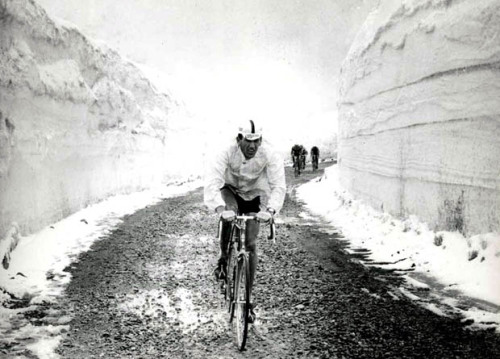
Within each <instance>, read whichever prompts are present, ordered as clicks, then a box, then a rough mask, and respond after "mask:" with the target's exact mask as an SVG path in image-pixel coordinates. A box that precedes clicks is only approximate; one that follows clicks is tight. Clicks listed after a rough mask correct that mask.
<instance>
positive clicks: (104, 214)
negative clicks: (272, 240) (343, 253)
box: [0, 166, 500, 358]
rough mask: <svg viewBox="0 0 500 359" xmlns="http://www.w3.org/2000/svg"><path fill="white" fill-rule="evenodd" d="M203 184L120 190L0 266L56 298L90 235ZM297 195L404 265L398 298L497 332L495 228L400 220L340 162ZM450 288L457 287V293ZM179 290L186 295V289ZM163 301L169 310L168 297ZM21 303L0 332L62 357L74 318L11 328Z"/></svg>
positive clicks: (499, 266)
mask: <svg viewBox="0 0 500 359" xmlns="http://www.w3.org/2000/svg"><path fill="white" fill-rule="evenodd" d="M200 185H201V182H199V181H195V182H191V183H187V184H184V185H182V186H168V187H166V188H162V189H158V190H152V191H147V192H141V193H135V194H132V195H128V196H116V197H113V198H110V199H108V200H106V201H103V202H101V203H99V204H96V205H93V206H90V207H88V208H86V209H84V210H82V211H80V212H78V213H75V214H73V215H71V216H69V217H67V218H66V219H63V220H61V221H60V222H58V223H55V224H53V228H51V227H50V226H48V227H46V228H45V229H43V230H41V231H40V232H38V233H35V234H33V235H31V236H28V237H24V238H21V240H20V242H19V245H18V246H17V248H16V249H15V250H14V251H13V252H12V257H11V263H10V267H9V269H8V270H5V271H0V282H2V283H5V285H4V286H5V289H6V290H7V291H9V292H11V293H14V294H16V295H17V296H19V297H22V296H23V295H26V296H28V297H32V299H31V304H33V305H36V304H37V303H42V302H44V301H45V302H52V301H54V300H57V297H58V296H60V295H61V294H62V292H63V289H64V288H65V286H66V285H67V283H68V282H69V281H70V280H71V278H70V275H69V273H67V272H64V271H63V269H64V268H65V267H66V266H68V265H69V264H70V263H71V262H72V261H74V259H75V258H77V256H78V254H79V253H81V252H83V251H86V250H88V248H90V246H91V245H92V243H93V242H95V241H96V240H98V239H99V238H102V236H103V235H104V234H105V233H106V232H108V231H110V230H112V229H113V228H114V227H116V226H117V225H118V224H119V223H120V222H121V220H120V218H121V217H122V216H124V215H125V214H128V213H133V212H135V211H137V210H138V209H140V208H142V207H145V206H146V205H149V204H153V203H155V202H157V201H158V200H160V199H161V198H165V197H169V196H174V195H177V194H182V193H185V192H187V191H189V190H191V189H193V188H197V187H199V186H200ZM297 195H298V197H299V198H300V199H302V200H303V201H304V202H305V203H306V206H307V207H308V209H309V210H310V211H311V213H312V214H313V215H314V216H315V217H316V218H318V217H322V218H323V219H324V220H326V221H327V223H330V225H329V226H327V227H326V230H327V232H328V231H331V232H332V233H333V232H338V231H339V230H340V231H341V232H342V234H343V235H344V236H345V238H346V239H348V240H349V243H350V245H349V247H348V249H347V250H348V251H355V250H356V249H358V248H365V249H369V250H371V252H372V253H371V255H370V258H371V259H373V260H374V261H377V262H391V263H394V264H388V265H382V267H384V268H395V269H400V270H402V271H403V272H402V273H403V274H404V278H405V279H406V285H405V286H403V287H401V288H399V289H396V290H395V292H394V293H392V292H391V293H392V294H393V296H394V298H395V300H396V299H397V297H400V296H407V297H409V298H410V299H412V300H415V301H416V302H417V303H418V304H419V305H422V306H424V307H426V308H427V309H429V310H431V311H433V312H434V313H437V314H439V315H447V312H448V313H449V310H454V311H459V312H461V313H462V314H463V315H464V316H465V318H472V319H474V321H475V323H474V324H473V325H474V326H476V327H485V326H493V327H495V328H496V331H497V332H499V333H500V312H498V310H497V309H495V307H494V306H495V305H496V306H497V308H498V306H500V287H499V286H498V276H497V275H496V274H495V273H500V235H499V234H498V233H496V234H494V233H489V234H481V235H477V236H474V237H472V238H468V239H466V238H464V237H462V236H461V235H460V234H458V233H451V232H438V233H434V232H432V231H430V230H429V229H428V228H427V226H426V225H425V224H423V223H420V222H419V221H418V219H416V218H415V217H411V218H410V219H409V220H407V221H405V222H402V221H400V220H398V219H396V218H393V217H392V216H390V215H389V214H387V213H380V212H377V211H375V210H373V209H372V208H371V207H369V206H366V205H364V204H363V202H361V201H356V200H354V199H352V198H351V197H350V195H349V194H348V192H346V191H345V190H344V189H343V188H342V187H341V186H340V185H339V182H338V171H337V166H332V167H330V168H328V169H327V171H326V173H325V175H324V176H323V177H321V180H320V181H319V180H313V181H311V182H309V183H308V184H305V185H302V186H300V187H298V189H297ZM301 217H303V218H304V219H305V220H311V221H313V222H314V220H315V217H311V215H309V214H307V213H302V214H301ZM81 219H86V221H87V223H88V224H87V223H83V222H82V221H81ZM284 220H286V218H279V217H278V222H280V221H281V223H283V221H284ZM437 234H439V235H441V236H442V243H441V244H440V245H439V246H437V245H436V244H435V240H434V238H435V236H436V235H437ZM278 235H279V233H278ZM200 240H207V239H200ZM472 251H476V253H477V257H476V258H474V259H473V260H469V254H470V253H471V252H472ZM483 258H484V259H483ZM413 265H414V267H413ZM412 267H413V268H415V271H414V272H410V273H408V272H405V270H407V269H408V268H412ZM47 272H51V273H52V274H53V275H54V278H53V279H52V280H47V279H46V273H47ZM17 273H22V274H23V275H24V276H20V275H17ZM495 275H496V276H495ZM424 277H426V278H430V280H429V283H432V282H433V281H437V282H438V283H439V284H440V285H441V286H442V287H443V288H444V290H440V291H435V290H434V289H433V285H430V286H429V285H428V284H426V281H427V280H426V279H425V278H424ZM410 287H419V288H429V287H430V288H431V294H430V295H431V297H432V298H433V299H434V300H437V301H439V302H440V303H442V305H441V306H437V305H435V304H433V303H430V302H429V301H428V300H426V299H425V298H419V297H418V296H416V295H415V294H412V293H410V291H409V288H410ZM452 291H458V292H459V293H460V294H459V295H457V294H455V293H454V292H452ZM177 294H178V295H180V296H182V293H177ZM463 296H468V297H472V298H480V299H482V300H486V301H488V302H490V303H491V305H490V307H491V308H493V310H496V311H497V313H492V312H489V311H485V310H484V308H479V307H475V306H471V307H470V308H468V309H463V307H462V309H459V308H458V307H457V305H459V304H460V303H459V299H460V298H462V297H463ZM3 299H5V298H2V295H1V293H0V301H2V300H3ZM135 300H136V301H137V303H139V304H140V302H141V300H144V298H143V297H141V296H140V295H138V296H137V298H136V299H135ZM134 303H135V302H133V303H131V308H129V309H131V310H133V309H134V308H135V307H134V305H135V304H134ZM137 303H136V304H137ZM164 305H165V310H166V311H167V312H168V311H169V308H168V303H164ZM186 305H187V308H186V311H185V313H184V314H186V316H185V318H184V319H182V318H180V320H186V323H185V324H186V326H189V321H190V320H191V316H190V315H189V313H191V314H192V313H195V312H196V308H192V307H190V306H192V303H191V304H190V303H189V301H187V302H186ZM135 306H137V305H135ZM443 308H444V309H443ZM28 309H29V308H28ZM22 310H26V309H22V308H21V309H8V308H4V307H3V306H0V334H1V335H6V337H5V338H6V340H10V339H11V340H19V338H28V337H29V338H34V339H33V343H32V344H30V346H29V348H28V349H29V350H31V351H32V352H33V353H35V354H36V355H38V357H40V358H57V356H56V355H55V352H54V350H55V348H56V347H57V345H58V343H59V340H60V338H61V337H60V334H61V332H62V331H63V330H65V329H67V325H68V324H67V323H68V322H69V318H68V319H67V320H65V319H64V318H61V320H60V325H50V326H32V325H30V324H29V323H25V326H23V327H22V328H21V329H19V330H14V331H12V327H13V324H14V323H12V322H11V320H13V321H16V320H18V319H17V318H18V316H16V315H15V313H17V312H19V311H22ZM481 322H488V323H490V324H487V325H486V324H482V323H481ZM492 323H493V324H492ZM17 324H18V323H16V325H17ZM16 338H17V339H16Z"/></svg>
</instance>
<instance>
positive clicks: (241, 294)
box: [234, 255, 250, 351]
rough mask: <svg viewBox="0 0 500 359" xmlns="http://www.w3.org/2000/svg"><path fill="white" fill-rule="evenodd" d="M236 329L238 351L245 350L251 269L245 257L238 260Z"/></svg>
mask: <svg viewBox="0 0 500 359" xmlns="http://www.w3.org/2000/svg"><path fill="white" fill-rule="evenodd" d="M235 289H236V290H235V317H236V318H235V319H236V320H235V322H236V323H235V325H234V327H235V329H236V340H237V344H238V349H239V350H240V351H241V350H243V349H245V345H246V342H247V336H248V312H249V310H250V269H249V266H248V257H247V256H245V255H243V256H240V258H239V260H238V271H237V277H236V288H235Z"/></svg>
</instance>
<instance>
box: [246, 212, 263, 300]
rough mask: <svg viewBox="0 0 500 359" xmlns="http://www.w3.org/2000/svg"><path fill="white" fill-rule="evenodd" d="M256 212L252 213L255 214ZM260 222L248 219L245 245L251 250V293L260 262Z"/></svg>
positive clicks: (249, 262)
mask: <svg viewBox="0 0 500 359" xmlns="http://www.w3.org/2000/svg"><path fill="white" fill-rule="evenodd" d="M253 214H255V213H251V215H253ZM259 229H260V226H259V223H258V222H257V221H254V220H252V221H247V230H246V236H245V247H246V249H247V251H248V252H249V258H248V259H249V260H248V264H249V269H250V278H249V279H250V295H251V294H252V288H253V283H254V280H255V271H256V269H257V264H258V262H259V257H258V255H257V236H258V235H259Z"/></svg>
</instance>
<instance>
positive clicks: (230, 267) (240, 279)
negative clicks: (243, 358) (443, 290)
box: [218, 215, 276, 351]
mask: <svg viewBox="0 0 500 359" xmlns="http://www.w3.org/2000/svg"><path fill="white" fill-rule="evenodd" d="M248 220H255V216H248V215H238V216H236V218H235V219H234V220H233V221H232V222H231V232H230V233H231V236H230V238H229V242H228V247H227V252H226V253H227V254H228V256H227V267H226V268H227V270H226V276H225V280H224V286H225V288H224V299H225V301H226V304H227V308H228V311H229V323H233V327H234V329H235V331H236V343H237V346H238V350H240V351H242V350H244V349H245V345H246V341H247V337H248V324H249V321H248V319H249V310H250V303H251V301H250V269H249V263H248V261H249V254H250V253H249V252H248V251H247V250H246V249H245V235H246V222H247V221H248ZM222 223H223V222H222V219H220V220H219V228H218V229H219V230H218V233H219V235H218V236H219V240H221V238H220V236H221V235H222ZM269 225H270V234H269V237H268V239H271V240H272V241H273V243H275V242H276V238H275V231H276V228H275V224H274V219H271V222H270V223H269ZM235 317H236V321H234V322H233V319H234V318H235Z"/></svg>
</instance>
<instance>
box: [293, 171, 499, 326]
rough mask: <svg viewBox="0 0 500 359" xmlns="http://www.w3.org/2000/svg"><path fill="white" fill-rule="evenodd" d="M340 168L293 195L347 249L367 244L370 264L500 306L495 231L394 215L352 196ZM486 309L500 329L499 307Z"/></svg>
mask: <svg viewBox="0 0 500 359" xmlns="http://www.w3.org/2000/svg"><path fill="white" fill-rule="evenodd" d="M339 174H340V171H339V167H338V166H336V165H334V166H332V167H329V168H327V170H326V173H325V175H324V176H323V177H321V178H318V180H316V181H311V182H309V183H307V184H305V185H303V186H300V187H299V188H298V189H297V195H298V197H299V198H300V199H301V200H303V201H304V202H305V203H306V205H307V207H308V208H309V209H310V210H311V211H312V212H313V213H316V214H319V215H322V216H323V217H324V218H325V219H327V220H328V221H330V222H331V223H332V224H333V225H334V226H335V227H336V228H339V229H341V231H342V234H343V235H344V236H345V237H346V239H348V240H349V242H350V249H348V250H356V249H359V248H363V249H368V250H369V253H370V259H371V260H372V261H373V262H371V263H372V264H375V263H379V264H380V265H382V266H383V268H386V269H389V268H393V269H397V270H403V271H408V270H410V271H411V272H410V273H412V274H411V275H412V276H416V277H417V278H420V277H426V278H432V282H434V281H437V282H438V283H439V285H440V286H442V287H443V288H444V289H443V291H444V292H445V293H448V294H449V296H450V298H452V297H457V295H456V294H455V293H456V292H457V291H458V293H461V294H460V295H466V296H468V297H470V298H476V299H479V300H481V301H487V302H488V303H491V304H493V305H496V306H500V286H498V273H500V233H499V232H489V233H483V234H478V235H474V236H471V237H464V236H463V235H462V234H461V233H459V232H457V231H455V232H449V231H437V232H435V231H432V230H430V229H429V228H428V226H427V224H426V223H424V222H422V221H421V220H420V219H419V218H417V217H416V216H410V217H409V218H408V219H406V220H399V219H397V218H395V217H393V216H391V215H390V214H388V213H387V212H380V211H377V210H375V209H373V208H372V207H371V206H369V205H367V204H366V203H365V202H364V201H362V200H357V199H354V198H353V196H352V195H351V194H350V193H349V191H347V190H345V189H344V188H343V187H342V185H341V184H340V181H339ZM407 282H408V284H409V285H410V286H414V287H427V286H426V285H425V284H423V283H421V282H420V281H417V280H415V279H412V278H410V277H407ZM460 295H459V296H458V297H460ZM497 308H498V307H497ZM476 310H477V309H476V308H474V307H472V308H471V309H469V310H468V312H467V313H465V314H466V316H472V317H477V318H479V317H480V316H477V315H475V314H474V311H476ZM470 311H472V312H470ZM481 313H482V314H481V315H483V314H484V315H489V314H487V313H486V314H485V312H481ZM491 315H492V316H493V317H494V318H493V319H494V320H493V319H492V320H493V321H494V322H495V323H497V326H498V328H499V330H500V313H499V312H498V309H494V310H492V314H491ZM478 321H479V320H478ZM481 321H485V322H488V321H489V320H485V319H484V318H482V319H481Z"/></svg>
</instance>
